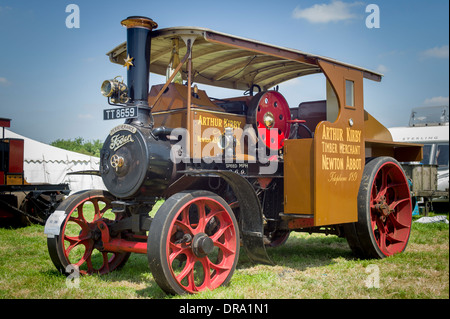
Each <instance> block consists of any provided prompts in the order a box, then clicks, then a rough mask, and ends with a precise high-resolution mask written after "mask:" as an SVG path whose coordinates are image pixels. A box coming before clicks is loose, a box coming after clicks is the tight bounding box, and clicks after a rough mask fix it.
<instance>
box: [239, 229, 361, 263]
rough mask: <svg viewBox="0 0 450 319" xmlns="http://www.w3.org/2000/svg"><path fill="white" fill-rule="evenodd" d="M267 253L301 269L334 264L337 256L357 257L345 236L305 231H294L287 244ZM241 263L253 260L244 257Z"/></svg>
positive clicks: (277, 261) (352, 258)
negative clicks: (313, 233)
mask: <svg viewBox="0 0 450 319" xmlns="http://www.w3.org/2000/svg"><path fill="white" fill-rule="evenodd" d="M267 253H268V255H269V257H270V258H271V259H272V261H273V262H274V263H275V264H276V265H277V266H282V267H289V268H294V269H297V270H300V271H303V270H306V269H308V268H312V267H320V266H326V265H331V264H334V263H336V261H335V260H336V259H337V258H339V259H342V258H344V259H346V260H354V259H356V257H355V256H354V255H353V254H352V251H351V250H350V247H349V246H348V244H347V241H346V240H345V239H344V238H339V237H337V236H333V235H330V236H325V235H318V234H316V235H312V236H310V235H308V234H304V233H301V234H299V233H292V234H291V236H290V238H289V239H288V240H287V242H286V243H285V244H283V245H281V246H278V247H269V248H267ZM241 265H242V266H243V267H245V266H246V265H249V266H250V265H251V262H250V261H249V260H248V259H247V260H245V259H243V260H242V263H241Z"/></svg>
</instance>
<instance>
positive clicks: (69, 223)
mask: <svg viewBox="0 0 450 319" xmlns="http://www.w3.org/2000/svg"><path fill="white" fill-rule="evenodd" d="M86 203H92V204H93V206H94V215H93V217H92V220H90V218H86V216H85V212H84V205H85V204H86ZM111 208H112V206H111V200H109V199H108V198H106V197H91V198H86V199H85V200H83V201H81V202H80V203H78V204H77V205H76V206H75V207H74V208H73V209H72V210H71V211H70V213H69V214H68V215H67V217H66V220H65V221H64V225H63V228H62V238H61V240H60V246H61V248H62V252H63V255H64V258H65V259H66V261H67V263H68V264H71V265H74V266H76V267H78V269H79V272H80V274H82V275H90V274H94V273H97V274H106V273H108V272H111V271H113V270H114V269H116V268H117V267H118V266H120V264H121V262H122V261H123V260H124V259H125V258H126V257H127V254H126V253H111V252H107V251H100V250H99V248H100V247H98V246H96V242H97V241H98V239H99V238H100V237H99V236H101V235H99V232H98V231H97V230H98V227H97V225H98V222H99V221H104V222H106V223H108V222H109V221H110V219H107V218H104V215H105V214H106V213H109V211H110V210H111ZM110 214H112V213H110ZM122 217H123V216H122V215H119V214H116V218H115V220H120V219H121V218H122ZM97 234H98V235H97ZM81 254H82V256H81V257H78V256H80V255H81Z"/></svg>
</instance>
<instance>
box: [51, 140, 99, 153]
mask: <svg viewBox="0 0 450 319" xmlns="http://www.w3.org/2000/svg"><path fill="white" fill-rule="evenodd" d="M50 145H52V146H55V147H59V148H62V149H65V150H68V151H72V152H77V153H81V154H85V155H90V156H96V157H100V150H101V149H102V147H103V142H102V141H101V140H93V141H85V140H84V138H82V137H77V138H75V139H68V140H64V139H57V140H56V141H54V142H52V143H50Z"/></svg>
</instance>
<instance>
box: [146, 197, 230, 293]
mask: <svg viewBox="0 0 450 319" xmlns="http://www.w3.org/2000/svg"><path fill="white" fill-rule="evenodd" d="M147 246H148V260H149V265H150V269H151V271H152V274H153V277H154V279H155V281H156V282H157V283H158V285H159V286H160V287H161V288H162V289H163V290H164V291H165V292H167V293H171V294H184V293H198V292H201V291H204V290H207V289H209V290H213V289H215V288H217V287H219V286H221V285H226V284H227V283H228V282H229V281H230V280H231V277H232V275H233V272H234V270H235V268H236V264H237V261H238V257H239V229H238V224H237V221H236V218H235V217H234V214H233V212H232V210H231V208H230V206H229V205H228V204H227V203H226V202H225V201H224V200H223V199H222V198H221V197H220V196H218V195H216V194H214V193H211V192H208V191H185V192H180V193H177V194H175V195H173V196H171V197H170V198H168V199H167V200H166V201H165V202H164V204H163V205H162V206H161V207H160V208H159V210H158V212H157V213H156V215H155V218H154V219H153V221H152V224H151V227H150V231H149V236H148V244H147Z"/></svg>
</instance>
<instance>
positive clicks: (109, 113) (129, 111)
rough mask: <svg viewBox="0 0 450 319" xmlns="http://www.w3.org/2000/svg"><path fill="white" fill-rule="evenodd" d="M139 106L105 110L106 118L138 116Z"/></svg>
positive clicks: (104, 117) (115, 118)
mask: <svg viewBox="0 0 450 319" xmlns="http://www.w3.org/2000/svg"><path fill="white" fill-rule="evenodd" d="M137 109H138V108H137V106H131V107H121V108H116V109H108V110H103V119H104V120H117V119H130V118H135V117H137V114H138V111H137Z"/></svg>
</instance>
